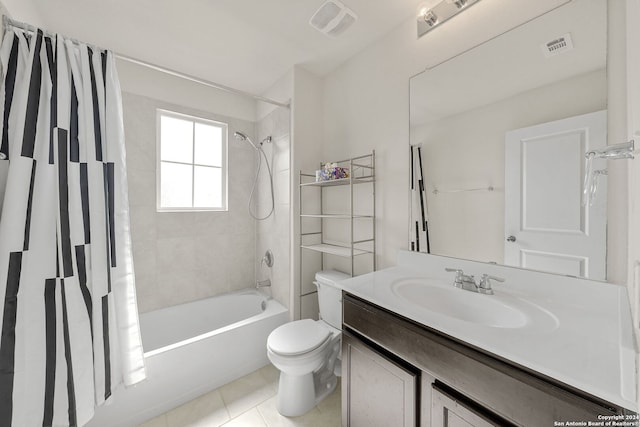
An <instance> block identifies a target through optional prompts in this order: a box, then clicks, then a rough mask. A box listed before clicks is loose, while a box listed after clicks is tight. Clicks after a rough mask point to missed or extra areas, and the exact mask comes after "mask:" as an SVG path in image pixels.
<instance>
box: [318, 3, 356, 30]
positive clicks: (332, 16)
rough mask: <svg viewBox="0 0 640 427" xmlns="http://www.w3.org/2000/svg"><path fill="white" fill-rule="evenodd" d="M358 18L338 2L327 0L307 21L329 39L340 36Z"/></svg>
mask: <svg viewBox="0 0 640 427" xmlns="http://www.w3.org/2000/svg"><path fill="white" fill-rule="evenodd" d="M357 19H358V17H357V16H356V14H355V13H353V11H352V10H351V9H349V8H348V7H346V6H345V5H344V4H342V3H341V2H340V1H338V0H329V1H327V2H325V3H323V4H322V6H320V8H319V9H318V10H317V11H316V13H314V14H313V16H312V17H311V19H310V20H309V24H311V26H312V27H313V28H315V29H316V30H318V31H320V32H321V33H323V34H326V35H328V36H331V37H336V36H338V35H340V34H342V33H343V32H344V31H345V30H346V29H347V28H349V27H350V26H351V24H353V23H354V22H356V20H357Z"/></svg>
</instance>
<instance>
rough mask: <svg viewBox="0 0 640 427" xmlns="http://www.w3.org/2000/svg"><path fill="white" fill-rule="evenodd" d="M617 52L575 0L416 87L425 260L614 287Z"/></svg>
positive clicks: (597, 9)
mask: <svg viewBox="0 0 640 427" xmlns="http://www.w3.org/2000/svg"><path fill="white" fill-rule="evenodd" d="M606 48H607V1H606V0H574V1H572V2H570V3H567V4H565V5H563V6H561V7H558V8H556V9H554V10H552V11H550V12H548V13H546V14H545V15H543V16H540V17H538V18H536V19H534V20H531V21H529V22H527V23H526V24H523V25H521V26H519V27H517V28H515V29H512V30H511V31H509V32H507V33H505V34H502V35H501V36H499V37H496V38H494V39H492V40H490V41H488V42H486V43H483V44H481V45H479V46H477V47H476V48H474V49H472V50H470V51H467V52H465V53H464V54H462V55H459V56H457V57H454V58H452V59H450V60H448V61H446V62H444V63H442V64H440V65H438V66H436V67H433V68H431V69H429V70H426V71H424V72H423V73H421V74H419V75H416V76H414V77H412V78H411V80H410V102H411V105H410V143H411V145H412V154H413V155H412V176H413V178H414V179H413V183H414V185H413V190H412V193H413V194H412V209H411V219H410V230H411V232H410V235H411V238H412V242H411V244H412V245H413V249H414V250H419V251H421V252H426V251H427V239H428V244H429V247H428V249H429V252H430V253H433V254H438V255H445V256H451V257H456V258H464V259H471V260H477V261H484V262H496V263H499V264H506V265H513V266H519V267H523V268H530V269H535V270H542V271H550V272H554V273H559V274H570V275H575V276H584V277H589V278H593V279H599V280H604V279H606V256H607V251H606V226H607V197H606V190H607V163H606V161H604V160H600V161H596V162H595V163H594V164H593V167H594V168H595V170H596V171H597V173H596V174H595V175H594V176H595V177H596V178H595V180H596V181H595V183H596V184H597V186H593V188H594V192H593V197H592V198H591V200H590V202H589V203H588V204H587V205H586V206H584V205H583V202H582V193H583V177H584V173H585V167H586V166H585V153H586V152H587V151H589V150H593V149H597V147H599V146H604V145H606V143H607V141H606V128H607V115H606V114H607V113H606V108H607V74H606V58H607V51H606ZM425 222H426V226H424V225H423V224H424V223H425ZM425 231H428V233H426V232H425Z"/></svg>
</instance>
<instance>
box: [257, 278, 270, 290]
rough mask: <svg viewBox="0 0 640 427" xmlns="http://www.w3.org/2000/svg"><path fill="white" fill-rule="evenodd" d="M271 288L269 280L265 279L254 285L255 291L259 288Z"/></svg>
mask: <svg viewBox="0 0 640 427" xmlns="http://www.w3.org/2000/svg"><path fill="white" fill-rule="evenodd" d="M270 286H271V280H270V279H266V280H258V282H257V283H256V289H260V288H267V287H270Z"/></svg>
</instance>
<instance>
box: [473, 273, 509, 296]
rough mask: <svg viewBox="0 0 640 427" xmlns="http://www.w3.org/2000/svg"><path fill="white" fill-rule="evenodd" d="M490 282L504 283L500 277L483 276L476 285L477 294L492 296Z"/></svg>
mask: <svg viewBox="0 0 640 427" xmlns="http://www.w3.org/2000/svg"><path fill="white" fill-rule="evenodd" d="M492 280H495V281H496V282H500V283H504V279H503V278H502V277H496V276H490V275H488V274H483V275H482V278H481V279H480V283H479V284H478V292H480V293H481V294H485V295H493V288H492V287H491V281H492Z"/></svg>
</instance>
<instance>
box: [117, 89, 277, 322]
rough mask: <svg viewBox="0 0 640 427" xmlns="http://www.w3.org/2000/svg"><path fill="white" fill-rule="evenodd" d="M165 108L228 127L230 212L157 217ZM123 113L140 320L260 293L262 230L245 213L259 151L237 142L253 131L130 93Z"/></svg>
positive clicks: (232, 121)
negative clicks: (159, 125) (242, 292)
mask: <svg viewBox="0 0 640 427" xmlns="http://www.w3.org/2000/svg"><path fill="white" fill-rule="evenodd" d="M158 108H160V109H165V110H170V111H176V112H179V113H183V114H189V115H193V116H197V117H203V118H207V119H211V120H217V121H221V122H225V123H228V125H229V150H228V156H229V210H228V211H227V212H156V184H155V182H156V110H157V109H158ZM123 110H124V128H125V138H126V148H127V171H128V175H129V202H130V206H131V234H132V241H133V258H134V267H135V273H136V290H137V295H138V307H139V310H140V312H147V311H151V310H154V309H158V308H163V307H167V306H172V305H176V304H180V303H184V302H188V301H194V300H198V299H202V298H206V297H210V296H214V295H216V294H220V293H224V292H228V291H231V290H234V289H241V288H247V287H252V286H254V283H255V269H254V265H255V264H256V262H255V260H256V257H255V247H256V244H255V236H256V224H255V221H254V220H253V219H252V218H251V217H250V216H249V215H248V213H247V207H246V203H247V200H248V199H249V192H250V191H251V184H252V179H253V176H254V175H253V174H254V163H253V162H254V150H253V148H251V146H250V145H249V144H246V143H244V144H241V143H239V142H237V141H235V139H234V138H233V133H234V132H235V131H241V132H243V133H246V134H247V135H250V136H251V137H253V135H254V123H252V122H249V121H245V120H239V119H234V118H230V117H224V116H221V115H215V114H212V113H209V112H204V111H197V110H193V109H190V108H186V107H183V106H178V105H172V104H168V103H166V102H162V101H158V100H155V99H151V98H147V97H144V96H139V95H134V94H131V93H126V92H125V93H123ZM274 249H275V248H274ZM274 252H275V250H274ZM278 258H280V257H278ZM277 260H278V262H279V263H280V262H282V263H284V262H285V260H284V259H282V258H280V259H277Z"/></svg>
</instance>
